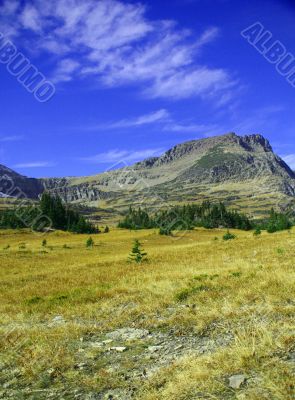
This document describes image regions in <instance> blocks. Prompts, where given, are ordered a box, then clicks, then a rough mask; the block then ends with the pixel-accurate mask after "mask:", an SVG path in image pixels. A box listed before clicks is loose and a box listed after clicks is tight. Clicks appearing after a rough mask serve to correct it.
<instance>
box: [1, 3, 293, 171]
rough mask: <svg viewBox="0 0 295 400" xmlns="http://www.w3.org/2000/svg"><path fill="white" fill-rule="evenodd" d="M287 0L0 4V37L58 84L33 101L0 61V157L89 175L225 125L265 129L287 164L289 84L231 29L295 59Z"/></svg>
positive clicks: (241, 130)
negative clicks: (253, 32) (252, 34)
mask: <svg viewBox="0 0 295 400" xmlns="http://www.w3.org/2000/svg"><path fill="white" fill-rule="evenodd" d="M293 4H294V3H293V2H292V1H287V0H286V1H283V0H282V1H279V0H260V1H258V2H257V1H254V0H253V1H251V0H250V1H244V0H243V1H242V0H169V1H168V0H167V1H166V0H157V1H156V0H149V1H148V0H147V1H142V2H138V1H125V0H124V1H116V0H83V1H82V0H81V1H78V0H51V1H50V2H48V1H45V0H31V1H29V0H26V1H22V0H9V1H0V5H1V6H0V32H1V33H3V35H4V39H3V40H7V39H10V40H11V42H12V43H13V44H14V45H15V46H16V50H17V52H22V53H23V55H24V56H25V57H26V58H27V59H28V60H29V62H30V63H31V64H32V65H34V66H35V67H36V68H37V69H38V70H39V71H40V72H42V74H44V77H45V78H46V79H47V80H48V81H50V82H52V84H54V86H55V89H56V92H55V94H54V96H53V97H52V98H51V99H50V100H49V101H47V102H42V103H41V102H38V101H37V100H36V98H35V97H34V95H33V94H32V93H29V92H28V91H27V90H26V89H25V88H24V87H23V85H21V84H20V82H19V81H18V80H17V78H16V77H15V76H12V75H11V74H10V73H9V72H8V70H7V66H6V65H5V63H2V64H0V85H1V95H0V96H1V97H0V101H1V119H0V163H1V164H4V165H7V166H9V167H11V168H13V169H15V170H16V171H18V172H19V173H22V174H24V175H28V176H35V177H43V176H70V175H90V174H95V173H98V172H101V171H104V170H106V169H108V168H111V167H113V166H115V165H122V164H124V163H132V162H135V161H138V160H140V159H143V158H146V157H149V156H152V155H158V154H160V153H161V152H163V151H165V150H167V149H168V148H170V147H171V146H173V145H175V144H177V143H180V142H184V141H187V140H191V139H198V138H204V137H207V136H212V135H219V134H223V133H226V132H232V131H234V132H236V133H237V134H240V135H244V134H252V133H261V134H263V135H264V136H266V137H267V138H268V139H269V140H270V141H271V143H272V144H273V147H274V149H275V150H276V152H277V153H279V154H280V155H281V156H282V157H284V158H285V159H286V160H287V161H288V162H289V164H290V165H292V166H293V167H294V168H295V143H294V126H295V113H294V97H295V87H293V86H292V85H291V84H290V83H288V82H287V79H286V78H285V77H284V76H282V75H280V74H279V73H278V72H277V70H276V66H275V65H274V64H272V63H270V62H269V61H267V60H266V58H265V57H264V56H263V55H262V54H260V53H259V52H258V51H257V50H256V49H255V48H254V47H253V46H251V44H249V43H248V42H247V40H246V39H245V38H244V37H243V36H242V35H241V31H243V30H245V29H246V28H247V27H249V26H251V25H253V24H254V23H256V22H259V23H260V24H262V25H263V26H264V27H265V29H266V30H268V31H269V32H271V34H272V37H273V40H279V41H280V42H281V43H282V44H283V45H284V46H285V48H286V51H287V52H288V53H290V55H294V56H295V41H294V26H295V5H293ZM3 43H4V42H3ZM3 43H2V44H3ZM0 46H1V44H0ZM294 69H295V68H294Z"/></svg>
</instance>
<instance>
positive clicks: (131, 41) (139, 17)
mask: <svg viewBox="0 0 295 400" xmlns="http://www.w3.org/2000/svg"><path fill="white" fill-rule="evenodd" d="M5 4H6V3H5ZM7 4H8V3H7ZM16 5H17V7H18V9H17V8H16V6H15V7H14V8H13V10H14V11H13V12H12V11H9V10H8V11H7V9H8V6H7V5H6V9H5V10H6V17H5V18H6V21H7V20H8V19H9V18H8V17H7V15H10V22H11V24H13V26H14V29H17V31H18V33H19V34H21V33H22V29H26V30H30V31H31V32H32V37H30V46H31V47H32V48H34V50H35V49H37V48H38V49H39V51H46V52H49V54H52V55H53V56H54V58H53V59H52V60H56V66H55V67H56V68H55V71H54V77H55V81H69V80H71V79H72V78H73V77H80V78H83V77H86V76H90V77H94V78H95V79H96V80H97V81H98V82H100V83H101V84H103V85H105V86H108V87H117V86H119V85H130V84H132V85H137V86H139V87H140V89H141V91H142V92H143V93H144V94H145V95H146V96H149V97H151V98H163V97H165V98H172V99H183V98H188V97H193V96H201V97H207V96H208V97H209V98H210V99H212V98H215V99H216V98H217V97H218V98H221V97H222V96H225V94H226V92H227V91H228V89H231V88H232V87H233V86H235V85H236V82H233V81H232V79H231V77H230V75H229V73H228V72H227V71H225V70H224V69H221V68H212V67H208V66H206V65H204V64H203V65H202V63H200V62H199V60H198V57H199V56H200V53H201V51H202V48H203V47H204V46H206V45H208V44H209V43H210V42H212V41H213V40H215V39H216V38H217V37H218V35H219V30H218V29H217V28H216V27H211V28H209V29H206V30H205V31H204V32H203V33H201V34H200V35H199V37H198V38H194V37H193V33H192V32H191V31H189V30H182V29H180V28H178V27H177V25H176V23H175V22H173V21H159V20H151V19H148V18H147V15H146V8H145V7H144V6H143V5H142V4H139V3H134V2H132V3H131V2H130V3H128V2H123V1H119V0H97V1H95V0H52V1H50V2H44V1H43V0H31V1H30V2H28V3H27V4H26V5H23V2H21V1H20V0H19V2H18V3H16ZM17 10H18V11H17ZM0 18H1V17H0ZM41 34H42V35H41ZM224 98H226V97H224Z"/></svg>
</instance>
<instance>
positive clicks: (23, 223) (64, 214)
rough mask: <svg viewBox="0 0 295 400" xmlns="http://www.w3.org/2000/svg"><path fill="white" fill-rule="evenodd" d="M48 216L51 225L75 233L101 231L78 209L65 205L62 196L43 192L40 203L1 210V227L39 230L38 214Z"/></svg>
mask: <svg viewBox="0 0 295 400" xmlns="http://www.w3.org/2000/svg"><path fill="white" fill-rule="evenodd" d="M40 213H41V215H42V216H44V217H46V218H47V220H48V221H49V222H50V227H51V228H53V229H60V230H63V231H69V232H75V233H90V234H92V233H93V234H94V233H99V232H100V231H99V229H98V228H96V227H95V226H94V225H93V224H91V223H90V222H89V221H87V220H86V219H85V217H84V216H83V215H81V214H79V213H78V212H77V211H75V210H73V209H71V208H70V207H68V206H67V205H65V204H64V203H63V202H62V200H61V199H60V197H58V196H51V195H50V194H49V193H43V194H42V197H41V200H40V202H39V203H38V204H36V205H33V206H28V207H21V208H19V209H17V210H3V211H0V228H1V229H20V228H28V227H30V228H31V229H33V230H39V229H41V228H40V225H38V224H37V223H36V221H37V219H38V216H40Z"/></svg>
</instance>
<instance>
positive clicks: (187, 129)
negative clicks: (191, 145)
mask: <svg viewBox="0 0 295 400" xmlns="http://www.w3.org/2000/svg"><path fill="white" fill-rule="evenodd" d="M163 130H164V131H167V132H179V133H195V134H202V135H209V134H211V133H214V134H217V133H218V132H219V131H220V128H219V126H218V125H213V124H212V125H206V124H195V123H185V122H184V123H182V122H181V123H177V122H173V121H172V122H171V123H168V124H167V125H165V127H164V128H163Z"/></svg>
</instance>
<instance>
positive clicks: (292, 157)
mask: <svg viewBox="0 0 295 400" xmlns="http://www.w3.org/2000/svg"><path fill="white" fill-rule="evenodd" d="M283 160H284V161H285V162H286V163H287V164H288V165H289V166H290V167H291V168H292V169H293V170H294V171H295V154H289V155H287V156H284V157H283Z"/></svg>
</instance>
